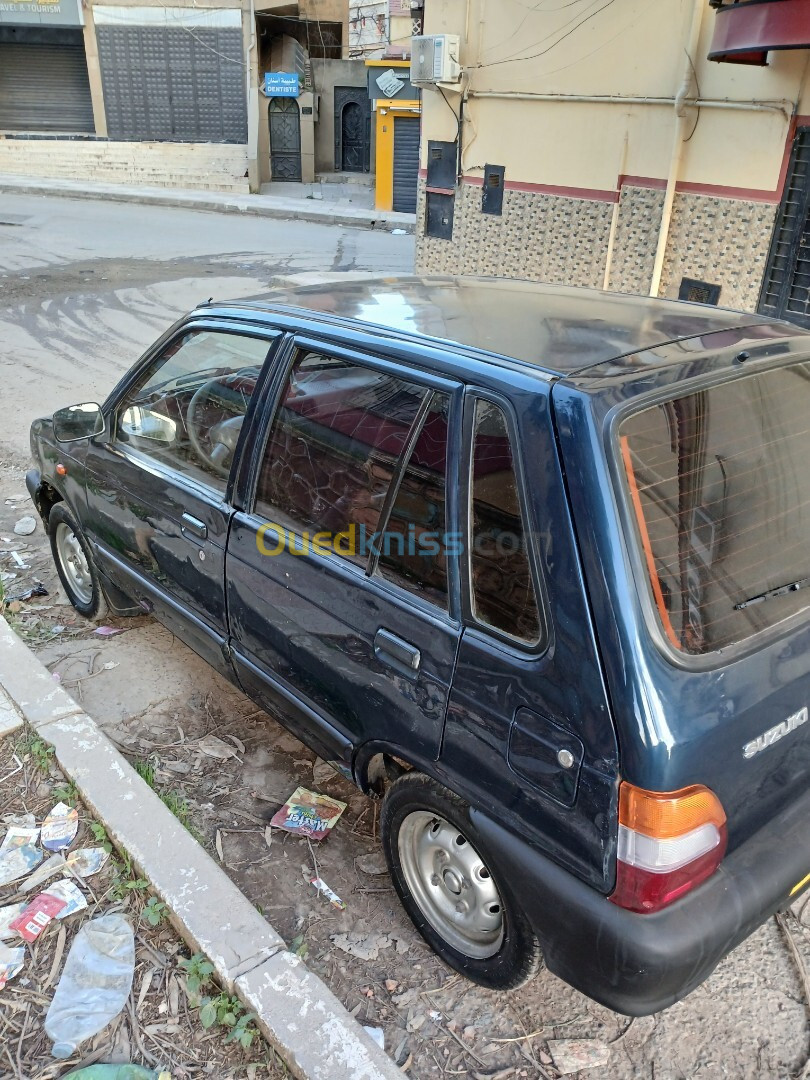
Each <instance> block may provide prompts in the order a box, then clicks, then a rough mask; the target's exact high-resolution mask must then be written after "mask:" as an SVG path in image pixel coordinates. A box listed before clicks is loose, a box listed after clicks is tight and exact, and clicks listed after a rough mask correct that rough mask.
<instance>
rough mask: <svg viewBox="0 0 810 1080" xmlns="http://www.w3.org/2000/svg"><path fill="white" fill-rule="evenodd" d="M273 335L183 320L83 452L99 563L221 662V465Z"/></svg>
mask: <svg viewBox="0 0 810 1080" xmlns="http://www.w3.org/2000/svg"><path fill="white" fill-rule="evenodd" d="M276 338H277V336H274V335H266V334H265V335H264V336H262V335H260V334H257V333H251V332H250V331H249V330H244V331H241V330H234V329H232V328H227V329H224V328H222V327H217V326H214V325H206V324H205V323H204V322H202V323H199V324H194V325H189V326H186V327H184V328H183V329H182V330H180V331H179V333H178V334H177V335H176V336H174V337H173V338H171V339H170V340H169V342H168V343H167V344H166V345H165V346H164V347H163V348H162V349H160V351H159V353H158V355H157V356H156V357H154V358H152V359H148V360H147V362H146V363H145V365H144V366H143V367H142V368H141V369H140V370H139V371H137V372H136V373H134V375H133V378H132V379H131V380H129V381H128V382H127V384H126V385H125V386H124V388H123V390H122V392H121V393H120V396H119V397H118V399H117V401H116V402H115V403H114V405H113V408H112V410H111V412H110V413H109V416H108V418H107V430H106V434H105V436H104V437H103V438H102V439H100V440H96V441H94V442H93V443H91V444H90V446H89V447H88V451H87V456H86V459H85V464H86V470H87V484H86V488H87V508H86V513H85V515H84V521H83V524H84V527H85V531H86V533H87V535H88V537H89V539H90V542H91V543H92V545H93V548H94V551H95V554H96V557H97V559H98V562H99V564H100V566H101V568H102V570H103V571H104V572H105V573H106V574H107V575H108V576H109V577H110V578H111V579H112V581H113V582H114V583H115V584H117V585H119V587H120V588H122V589H123V590H124V591H125V592H126V593H127V594H128V595H130V596H132V597H134V598H135V599H136V600H137V601H138V602H139V603H140V604H141V605H142V606H143V608H144V610H145V611H154V612H155V614H156V615H157V616H158V617H159V618H160V619H161V620H162V621H163V622H165V623H166V624H167V625H168V626H169V627H170V628H171V629H172V630H173V631H174V632H175V633H176V634H177V635H178V636H179V637H180V638H181V639H182V640H184V641H186V642H187V643H188V644H189V645H191V647H192V648H194V649H195V650H196V651H197V652H198V653H199V654H200V655H201V656H203V657H204V659H206V660H208V662H209V663H211V664H212V665H213V666H214V667H216V668H217V669H218V670H220V671H222V672H223V673H225V674H232V672H231V671H230V667H229V665H228V664H227V662H226V659H225V655H224V654H223V646H224V645H225V641H226V612H225V591H224V572H225V545H226V540H227V534H228V523H229V520H230V516H231V512H232V511H231V508H230V504H229V501H228V491H229V488H228V485H229V477H230V472H231V467H232V464H233V462H234V461H235V460H236V459H237V457H238V453H239V449H240V445H241V442H240V440H241V439H242V438H243V437H244V436H243V431H242V429H243V427H244V426H245V420H246V417H247V418H248V423H249V415H250V412H251V404H252V402H253V399H254V397H255V395H256V391H257V386H258V384H259V382H260V380H261V378H262V376H263V373H264V362H265V359H266V357H267V354H268V352H269V351H270V350H271V348H272V347H273V345H274V342H275V340H276Z"/></svg>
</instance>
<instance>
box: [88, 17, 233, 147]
mask: <svg viewBox="0 0 810 1080" xmlns="http://www.w3.org/2000/svg"><path fill="white" fill-rule="evenodd" d="M96 35H97V38H98V54H99V62H100V66H101V82H102V87H103V90H104V106H105V109H106V112H107V131H108V134H109V137H110V138H111V139H155V140H166V141H171V142H222V143H244V142H247V108H246V101H245V67H244V57H243V55H242V32H241V30H239V29H237V28H211V27H195V28H194V30H191V29H187V28H185V27H178V28H176V29H174V28H172V29H166V28H164V27H147V26H97V27H96Z"/></svg>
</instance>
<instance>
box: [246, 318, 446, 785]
mask: <svg viewBox="0 0 810 1080" xmlns="http://www.w3.org/2000/svg"><path fill="white" fill-rule="evenodd" d="M460 399H461V389H460V387H459V386H458V385H457V384H454V383H452V382H448V381H447V380H442V379H438V378H434V377H431V376H428V375H424V374H421V373H420V374H418V375H417V374H416V373H414V372H411V371H409V370H407V369H403V368H402V367H400V366H399V365H398V364H396V363H392V362H389V361H385V360H382V359H378V358H376V357H370V356H365V355H358V354H356V353H354V352H350V351H347V350H343V349H340V348H337V347H332V346H326V345H325V344H323V343H322V342H320V341H318V340H317V339H314V338H309V339H308V338H303V337H301V338H299V339H297V340H296V341H295V342H294V344H293V343H291V345H290V355H289V360H288V363H287V365H286V367H285V369H284V370H283V371H282V372H281V375H280V378H279V386H278V388H277V392H276V394H275V395H274V400H273V401H271V402H270V406H271V407H270V411H269V416H268V424H267V432H266V436H265V439H264V444H263V448H262V446H261V444H260V445H259V448H258V449H259V453H257V455H256V460H255V462H254V466H253V478H252V485H251V487H252V494H251V496H250V498H249V501H248V503H247V505H246V508H245V510H244V511H242V512H239V513H237V514H236V515H235V516H234V520H233V524H232V529H231V538H230V542H229V546H228V558H227V568H226V570H227V573H226V577H227V589H228V609H229V616H230V632H231V642H230V644H231V649H232V656H233V661H234V663H235V666H236V670H237V672H238V675H239V679H240V681H241V682H242V684H243V686H244V687H245V689H247V690H248V692H249V693H251V695H252V696H254V697H255V698H256V699H257V700H259V701H260V702H261V703H262V704H264V705H265V707H266V708H267V709H268V710H269V711H270V712H272V713H274V714H275V715H279V716H280V719H282V720H283V721H284V722H285V723H287V724H288V726H291V727H293V728H294V729H295V730H296V731H297V732H298V733H300V734H301V735H302V737H303V738H305V739H306V741H308V742H309V743H310V744H311V745H314V746H316V747H317V748H318V749H319V750H320V752H321V753H322V754H323V755H325V756H328V757H330V758H334V757H337V758H339V759H342V760H343V761H345V762H346V763H347V764H348V763H349V762H350V761H351V757H352V749H353V748H356V747H358V746H360V745H362V744H372V743H373V744H375V745H378V747H379V748H380V749H382V748H384V747H385V748H389V749H392V750H393V751H394V752H397V750H401V749H402V748H407V750H408V754H409V756H410V757H412V758H413V757H414V755H415V756H416V757H417V758H422V759H424V760H434V759H435V758H437V757H438V754H439V749H440V746H441V738H442V728H443V724H444V717H445V710H446V706H447V699H448V693H449V687H450V683H451V678H452V673H453V667H454V663H455V656H456V649H457V645H458V638H459V632H460V627H459V619H458V613H457V577H458V568H457V560H456V554H455V552H454V550H453V548H452V545H448V544H447V543H446V537H445V533H446V532H447V530H448V527H449V526H448V522H449V521H452V520H454V518H455V514H456V492H457V484H456V482H455V476H456V466H457V463H456V459H455V453H454V451H453V447H454V445H455V444H454V440H453V438H452V432H453V431H454V429H455V428H456V426H457V424H458V417H459V409H460Z"/></svg>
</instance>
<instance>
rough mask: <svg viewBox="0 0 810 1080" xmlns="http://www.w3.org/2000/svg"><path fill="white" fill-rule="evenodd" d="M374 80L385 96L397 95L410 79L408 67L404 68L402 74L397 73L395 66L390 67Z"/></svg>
mask: <svg viewBox="0 0 810 1080" xmlns="http://www.w3.org/2000/svg"><path fill="white" fill-rule="evenodd" d="M374 81H375V83H376V84H377V86H379V88H380V90H381V91H382V96H383V97H384V98H392V97H396V96H397V94H398V93H400V91H401V90H402V87H403V86H404V85H405V83H406V82H407V81H408V69H407V68H404V69H403V71H402V74H401V75H397V73H396V72H395V71H394V69H393V68H389V69H388V71H384V72H383V73H382V75H378V76H377V78H376V79H375V80H374Z"/></svg>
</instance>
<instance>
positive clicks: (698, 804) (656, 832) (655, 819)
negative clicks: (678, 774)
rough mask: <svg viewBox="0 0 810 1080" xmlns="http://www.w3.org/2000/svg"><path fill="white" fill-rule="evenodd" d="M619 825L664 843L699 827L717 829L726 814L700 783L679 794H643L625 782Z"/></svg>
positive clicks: (621, 793) (720, 826)
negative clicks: (714, 827) (705, 826)
mask: <svg viewBox="0 0 810 1080" xmlns="http://www.w3.org/2000/svg"><path fill="white" fill-rule="evenodd" d="M619 823H620V824H622V825H624V826H625V827H626V828H628V829H632V830H633V831H634V832H640V833H644V834H646V835H647V836H654V837H656V838H657V839H660V840H665V839H669V838H670V837H674V836H682V835H683V834H684V833H688V832H691V831H692V829H696V828H698V827H699V826H701V825H707V824H711V825H714V826H716V827H717V828H718V829H720V828H722V826H723V825H725V823H726V815H725V812H724V810H723V807H722V806H721V804H720V800H719V799H718V798H717V796H716V795H715V794H714V793H713V792H712V791H709V789H708V788H705V787H702V786H701V785H700V784H695V785H694V786H692V787H687V788H681V789H680V791H645V790H644V789H643V788H638V787H634V785H633V784H628V783H627V782H626V781H625V782H624V783H623V784H622V786H621V789H620V791H619Z"/></svg>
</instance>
